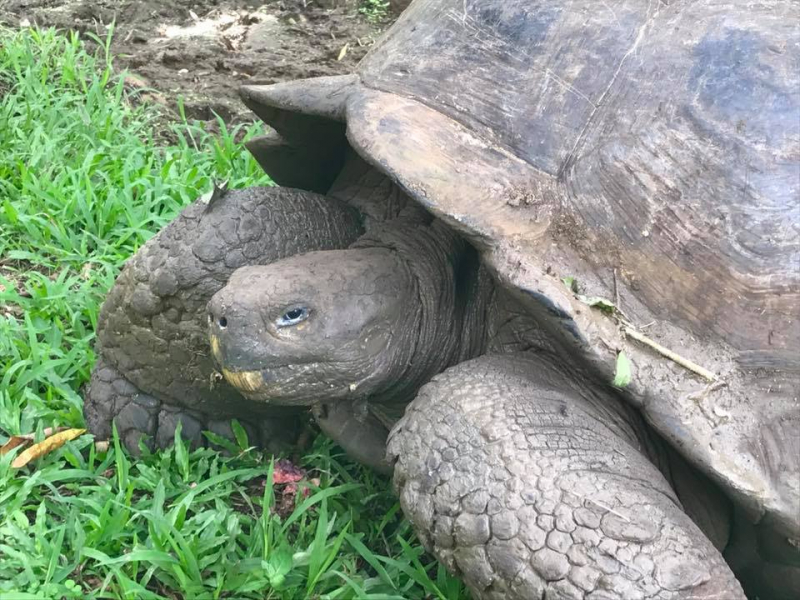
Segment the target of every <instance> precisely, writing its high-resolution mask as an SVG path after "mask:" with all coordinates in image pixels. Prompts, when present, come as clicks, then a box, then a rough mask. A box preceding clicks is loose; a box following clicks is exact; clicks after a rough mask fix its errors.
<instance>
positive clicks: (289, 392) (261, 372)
mask: <svg viewBox="0 0 800 600" xmlns="http://www.w3.org/2000/svg"><path fill="white" fill-rule="evenodd" d="M476 256H477V255H476V253H475V252H474V250H472V249H471V248H469V246H468V245H466V244H464V242H463V241H461V240H460V238H459V237H458V236H456V235H455V234H453V232H452V231H451V230H449V229H447V228H446V227H444V226H442V225H441V224H440V223H438V222H433V223H431V224H419V223H413V224H409V223H407V222H405V221H403V220H402V219H401V220H398V221H396V222H393V223H390V224H388V225H385V226H383V227H380V228H376V229H373V230H372V231H370V232H369V233H368V234H367V235H366V236H365V237H364V238H362V239H361V240H360V241H359V242H357V243H356V244H354V245H353V246H352V247H351V248H350V249H348V250H341V251H323V252H313V253H309V254H306V255H303V256H297V257H292V258H288V259H285V260H281V261H277V262H275V263H273V264H271V265H268V266H264V267H246V268H243V269H240V270H238V271H237V272H236V273H234V275H233V276H232V277H231V279H230V281H229V282H228V284H227V285H226V286H225V287H224V288H223V289H222V290H220V291H219V292H218V293H217V294H215V295H214V297H213V298H212V300H211V302H210V303H209V312H210V321H211V333H210V335H211V340H212V341H211V345H212V349H213V352H214V357H215V359H216V360H217V361H218V363H219V365H220V368H221V369H222V371H223V373H225V376H226V378H228V380H229V381H230V382H231V383H233V384H234V385H237V386H238V387H239V389H240V391H241V392H242V394H243V395H244V396H246V397H247V398H249V399H252V400H253V401H257V402H263V403H267V404H278V405H293V406H297V405H301V404H302V405H305V406H310V407H312V409H313V413H314V415H315V417H316V419H317V421H318V422H319V424H320V426H321V427H322V429H323V430H324V431H326V433H328V434H329V435H331V436H332V437H334V438H335V439H336V440H337V441H338V442H339V443H340V444H341V445H342V446H343V447H344V448H345V449H346V450H348V451H349V452H350V453H351V454H352V455H353V456H355V457H356V458H358V459H359V460H361V461H363V462H365V463H367V464H371V465H373V466H375V467H377V468H379V469H383V470H391V468H392V466H393V467H394V478H395V485H396V488H397V490H398V492H399V495H400V499H401V503H402V506H403V509H404V511H405V513H406V515H407V516H408V517H409V519H410V520H411V521H412V523H413V524H414V525H415V528H416V529H417V531H419V532H420V534H421V536H422V539H423V541H424V542H425V543H426V545H427V546H428V547H429V548H430V549H431V550H432V551H433V552H434V553H435V554H436V556H437V557H439V558H440V559H441V560H443V561H444V562H445V564H446V565H447V566H448V568H450V569H451V570H452V571H454V572H456V573H459V574H461V575H462V576H463V577H464V579H465V581H466V582H467V583H468V584H469V586H470V587H471V589H472V590H473V592H474V593H475V594H476V595H477V597H480V598H539V597H541V596H542V594H544V593H545V592H547V593H549V594H559V593H560V594H562V597H568V598H583V597H589V596H588V595H589V594H590V593H595V596H594V597H603V596H602V594H604V593H605V594H606V596H605V597H624V598H646V597H649V598H689V597H691V598H720V599H722V598H726V599H727V598H737V597H738V598H741V597H743V594H742V591H741V588H740V587H739V584H738V583H737V581H736V579H735V578H734V576H733V574H732V573H731V571H730V569H729V568H728V566H727V565H726V563H725V561H724V559H723V558H722V555H721V554H720V552H719V550H718V549H716V548H715V547H714V544H713V543H712V542H711V541H710V539H709V537H708V536H712V537H713V538H715V541H716V542H717V544H718V545H719V548H720V549H721V548H724V547H725V546H726V545H727V543H728V537H729V535H728V534H729V526H730V518H731V514H730V507H729V505H727V503H726V502H725V501H724V500H723V499H722V497H721V495H720V494H719V491H718V490H717V489H716V488H715V487H714V486H713V485H711V484H710V483H709V482H707V481H705V480H703V479H702V477H699V476H698V475H697V474H696V473H694V472H693V471H691V469H689V468H688V467H687V465H686V464H685V463H683V462H682V461H681V460H680V459H679V458H678V457H676V456H675V455H673V454H672V453H670V452H669V451H668V450H667V447H666V446H665V445H664V444H663V442H662V441H661V440H660V439H659V438H658V437H657V436H656V435H655V434H654V433H653V432H652V431H651V430H650V429H649V428H648V427H647V426H646V425H645V424H644V422H643V421H642V419H641V417H640V416H639V415H638V414H637V413H636V412H635V411H634V410H633V409H632V408H630V407H628V406H627V405H625V404H624V403H623V402H622V401H621V400H620V398H619V397H618V396H617V395H616V394H615V393H614V392H613V391H612V390H611V389H609V387H608V386H606V385H603V384H599V385H598V382H594V381H592V380H591V378H590V377H586V374H585V373H580V372H578V371H576V369H575V367H574V366H573V365H570V363H569V360H568V358H567V357H563V356H559V355H558V353H557V351H556V350H555V349H554V348H553V347H552V346H551V345H549V344H548V342H547V340H546V339H543V338H542V332H541V330H540V329H539V328H538V327H537V326H536V323H535V321H534V320H532V319H531V318H529V317H527V316H526V315H525V313H524V310H522V309H521V307H520V306H519V304H518V303H516V302H515V301H514V300H513V298H510V297H509V296H508V295H507V294H506V293H505V292H503V291H502V290H500V289H498V288H497V287H496V286H495V285H494V283H493V282H492V280H491V278H490V277H489V276H488V275H487V274H486V272H485V271H484V270H483V269H482V268H481V266H480V263H479V261H478V260H476ZM501 352H502V353H503V354H500V353H501ZM482 355H484V356H482ZM473 357H480V358H473ZM471 358H472V359H473V360H468V359H471ZM452 365H457V366H455V367H452V368H450V369H448V367H451V366H452ZM439 373H442V374H441V375H437V374H439ZM432 378H433V379H432ZM431 379H432V381H431ZM428 381H430V383H427V385H424V386H423V384H425V383H426V382H428ZM420 387H421V390H420ZM415 396H416V399H415V400H414V401H413V402H412V403H411V405H410V407H409V408H407V409H406V411H405V416H404V417H402V419H400V421H399V422H397V423H396V424H395V422H396V421H397V417H398V416H399V415H400V414H402V411H403V409H404V407H405V405H406V404H407V403H408V402H409V401H410V400H411V399H412V398H414V397H415ZM393 424H394V428H393V429H392V433H391V435H390V438H389V446H388V459H386V460H384V459H383V458H382V457H383V456H384V447H385V444H386V435H387V433H388V430H389V428H390V427H391V426H392V425H393ZM687 469H689V471H690V472H689V473H686V474H684V471H686V470H687ZM689 479H692V481H691V483H690V485H688V486H683V489H681V487H680V485H679V484H680V483H681V482H686V481H687V480H689ZM680 492H683V496H681V497H679V493H680ZM683 499H685V500H688V502H687V504H686V508H693V507H694V508H697V507H700V506H702V505H704V504H705V505H708V504H709V503H713V504H714V505H715V506H716V507H718V510H717V511H716V512H715V513H714V514H702V513H700V512H699V511H698V513H697V514H695V515H694V516H695V517H696V519H697V521H698V523H699V524H700V525H702V526H704V527H705V529H706V531H707V532H708V535H704V533H703V532H702V531H701V529H700V528H699V527H698V525H697V524H695V523H694V522H693V521H692V519H690V517H689V516H688V515H687V514H686V512H685V507H684V505H682V504H681V502H682V500H683ZM556 597H558V596H556Z"/></svg>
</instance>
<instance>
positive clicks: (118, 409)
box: [84, 358, 300, 454]
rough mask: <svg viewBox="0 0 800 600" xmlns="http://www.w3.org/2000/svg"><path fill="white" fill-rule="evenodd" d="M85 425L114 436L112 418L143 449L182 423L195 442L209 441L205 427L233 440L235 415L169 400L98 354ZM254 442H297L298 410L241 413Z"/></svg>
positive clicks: (130, 443)
mask: <svg viewBox="0 0 800 600" xmlns="http://www.w3.org/2000/svg"><path fill="white" fill-rule="evenodd" d="M84 415H85V417H86V425H87V427H88V428H89V430H90V431H91V432H92V433H93V434H94V435H95V437H96V438H98V439H109V438H110V437H111V429H112V422H113V423H115V424H116V426H117V433H118V434H119V437H120V441H121V442H122V443H123V445H124V446H125V447H126V448H127V449H128V451H129V452H131V453H133V454H138V452H139V441H140V440H142V441H144V442H145V444H146V445H148V446H149V447H150V448H151V449H154V448H166V447H168V446H169V445H171V444H172V442H173V440H174V439H175V430H176V429H177V427H178V423H180V424H181V437H182V438H183V439H184V440H186V441H187V442H188V443H189V444H190V445H192V446H193V447H197V446H203V445H205V443H206V440H205V438H204V437H203V435H202V432H203V431H210V432H211V433H215V434H216V435H218V436H220V437H222V438H225V439H227V440H229V441H231V442H235V441H236V440H235V435H234V433H233V428H232V420H233V418H234V417H233V416H232V415H229V416H226V415H225V414H224V413H220V414H219V415H214V416H213V417H212V416H210V415H206V414H203V413H201V412H199V411H196V410H192V409H189V408H186V407H185V406H179V405H177V404H170V403H168V402H164V401H162V400H159V399H158V398H156V397H155V396H153V395H151V394H147V393H145V392H143V391H141V390H140V389H138V388H137V387H136V386H135V385H134V384H133V383H131V382H130V381H128V380H127V379H126V378H125V377H124V376H123V375H122V374H121V373H120V372H119V371H118V370H117V369H116V368H114V367H113V366H112V365H111V364H109V363H107V362H106V361H104V360H103V359H102V358H99V359H98V361H97V364H96V365H95V369H94V371H93V372H92V379H91V381H90V382H89V386H88V388H87V390H86V395H85V398H84ZM237 420H238V421H239V423H240V424H241V425H242V427H243V428H244V430H245V431H246V432H247V435H248V439H249V441H250V442H251V443H252V444H253V445H257V446H259V447H262V448H264V449H266V450H268V451H272V452H277V451H278V450H280V449H282V448H285V447H288V446H289V445H290V444H292V443H294V442H295V440H296V438H297V435H298V433H299V428H300V422H299V420H298V419H297V415H296V413H287V414H286V415H268V416H267V415H261V416H259V415H257V414H253V415H252V417H251V418H250V419H241V418H239V419H237Z"/></svg>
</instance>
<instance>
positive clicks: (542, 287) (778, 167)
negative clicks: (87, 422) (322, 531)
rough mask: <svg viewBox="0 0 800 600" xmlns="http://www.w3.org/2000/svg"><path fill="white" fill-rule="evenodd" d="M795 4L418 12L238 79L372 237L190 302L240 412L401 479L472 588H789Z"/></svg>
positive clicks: (525, 593) (798, 152) (626, 593)
mask: <svg viewBox="0 0 800 600" xmlns="http://www.w3.org/2000/svg"><path fill="white" fill-rule="evenodd" d="M796 17H797V9H796V5H795V4H794V3H793V2H791V1H790V0H764V1H762V2H758V3H753V2H744V1H737V0H735V1H733V2H731V1H727V2H719V3H718V2H713V1H711V2H709V1H700V0H696V1H690V0H686V1H682V2H658V1H656V2H652V1H649V0H648V1H644V0H618V1H617V2H614V3H611V2H600V3H597V2H588V1H586V0H561V1H556V0H527V1H523V0H416V1H415V2H413V3H412V4H411V6H410V7H409V8H408V9H407V10H406V11H405V12H404V13H403V15H402V17H401V18H400V19H399V21H398V22H397V23H396V24H395V25H394V26H393V28H392V29H391V30H390V31H389V32H388V33H387V34H386V35H385V37H384V38H383V39H382V40H381V41H380V42H379V43H378V44H377V45H376V46H375V47H374V48H373V49H372V50H371V51H370V53H369V54H368V55H367V57H366V58H365V59H364V60H363V62H362V63H361V64H360V65H359V68H358V72H357V73H356V74H354V75H351V76H344V77H334V78H321V79H316V80H306V81H298V82H291V83H284V84H277V85H271V86H248V87H245V88H243V90H242V97H243V99H244V101H245V102H246V103H247V105H248V106H250V107H251V108H252V109H253V111H254V112H255V113H256V114H257V115H258V116H259V117H260V118H261V119H262V120H264V121H265V122H266V123H267V124H268V125H270V127H271V128H272V130H273V131H272V133H271V134H269V135H267V136H265V137H263V138H259V139H256V140H254V141H252V142H251V143H250V144H249V148H250V150H251V152H252V153H253V154H254V155H255V157H256V158H257V160H258V161H259V162H260V164H261V165H262V166H263V167H264V169H265V170H266V171H267V172H268V173H270V174H271V175H272V177H273V178H274V179H275V181H276V182H277V183H279V184H280V185H283V186H288V187H292V188H300V189H303V190H307V191H308V192H309V193H311V192H316V193H319V194H325V195H327V196H328V197H329V198H330V199H331V202H335V203H342V202H344V203H347V204H349V205H351V206H353V207H355V208H357V209H358V210H359V211H360V213H361V216H362V219H363V224H364V227H365V230H366V232H365V234H364V235H363V236H362V237H361V238H359V239H358V241H356V242H355V243H353V244H350V245H349V246H348V247H347V248H344V246H345V245H346V244H345V243H344V242H345V240H339V241H340V242H341V243H340V244H339V245H340V246H341V247H340V248H339V249H319V250H314V251H310V252H306V253H304V254H298V255H295V256H287V257H285V258H281V257H276V258H278V260H275V261H274V262H273V261H272V260H270V261H262V262H269V263H270V264H265V265H260V266H258V265H251V266H243V267H242V268H240V269H238V270H236V271H234V272H233V275H232V276H231V277H230V279H229V280H228V283H227V285H225V287H223V288H222V289H221V290H219V291H218V292H216V293H215V294H214V296H213V298H212V300H211V302H210V303H209V305H208V309H209V311H208V319H209V331H210V334H209V335H210V337H209V339H210V347H211V353H212V355H213V358H214V361H215V362H216V365H217V367H218V369H219V371H220V373H222V375H223V376H224V378H225V380H226V381H227V382H228V383H230V384H231V385H232V386H233V387H235V388H237V389H238V390H239V392H240V393H241V395H242V396H243V399H242V400H241V401H240V404H239V405H240V406H244V407H246V406H248V405H247V404H242V403H243V402H247V401H249V402H250V403H251V404H250V405H251V406H252V407H254V408H253V410H254V411H255V410H256V408H255V407H263V406H269V407H292V408H295V409H296V408H298V407H301V408H302V407H305V408H310V409H311V411H312V413H313V415H314V416H315V418H316V419H317V421H318V423H319V424H320V427H321V428H322V429H323V431H325V432H326V433H328V434H329V435H331V436H332V437H334V438H335V439H336V440H337V441H338V442H339V443H340V444H341V445H342V446H343V447H344V448H345V449H346V450H347V451H348V452H350V453H351V454H352V455H353V456H355V457H356V458H358V459H359V460H362V461H363V462H365V463H367V464H371V465H373V466H375V467H376V468H378V469H383V470H386V471H393V477H394V484H395V488H396V489H397V492H398V494H399V496H400V500H401V504H402V507H403V510H404V511H405V514H406V515H407V516H408V518H409V519H410V520H411V522H412V523H413V525H414V526H415V528H416V530H417V531H418V533H419V535H420V537H421V538H422V540H423V541H424V543H425V544H426V546H427V547H428V548H429V549H430V550H431V551H432V552H433V553H434V554H435V555H436V556H437V557H438V558H439V559H440V560H442V561H443V562H444V563H445V564H446V565H447V567H448V568H449V569H450V570H452V571H453V572H455V573H458V574H460V575H461V576H462V577H463V578H464V580H465V581H466V582H467V583H468V585H469V586H470V589H471V590H472V592H473V594H474V596H475V597H476V598H586V599H601V598H624V599H635V598H719V599H723V598H724V599H727V598H741V597H743V592H742V589H741V588H740V585H739V582H741V584H742V585H743V586H744V588H745V590H746V591H747V593H748V595H750V596H751V597H761V598H790V597H796V595H797V594H798V593H800V551H799V550H798V547H799V546H800V465H799V462H800V432H798V427H800V405H799V404H798V397H797V396H798V386H799V384H800V361H798V350H800V325H798V312H800V302H799V300H800V270H799V267H800V76H799V75H798V74H799V73H800V35H799V34H798V29H797V27H796ZM225 201H226V200H225V198H224V197H223V198H222V199H221V200H219V202H225ZM312 250H313V249H312ZM123 372H124V369H123ZM184 404H189V405H190V404H191V400H190V399H189V400H186V402H185V403H184ZM214 410H216V409H214ZM113 416H114V409H109V410H108V416H107V418H111V417H113ZM387 436H388V451H387V452H386V453H385V454H384V447H385V446H386V444H387ZM734 573H735V576H734ZM737 578H738V582H737Z"/></svg>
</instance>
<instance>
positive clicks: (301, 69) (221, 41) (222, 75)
mask: <svg viewBox="0 0 800 600" xmlns="http://www.w3.org/2000/svg"><path fill="white" fill-rule="evenodd" d="M358 7H359V1H358V0H272V1H267V2H264V1H258V0H167V1H166V2H165V1H164V0H7V1H6V2H0V23H4V24H6V25H8V26H11V27H25V26H28V25H34V24H36V25H39V26H43V27H49V26H53V27H56V28H59V29H66V30H75V31H78V32H79V33H81V35H83V36H84V37H85V38H86V39H91V35H90V34H95V35H98V36H100V37H101V38H104V37H105V36H106V35H107V34H108V32H109V30H110V27H111V24H112V23H113V24H114V28H113V30H114V33H113V37H112V45H111V49H112V53H113V54H114V55H115V56H116V60H115V65H116V66H117V67H118V68H125V69H128V70H129V71H130V72H131V73H132V76H131V77H130V82H131V84H132V86H133V87H139V88H141V87H147V88H153V89H155V90H157V91H158V93H153V94H148V95H147V96H146V97H147V98H149V99H150V100H154V101H157V102H159V103H162V104H165V105H167V106H170V107H173V108H174V107H175V106H176V105H177V101H178V98H179V97H182V98H183V101H184V106H185V110H186V115H187V117H189V118H190V119H192V118H194V119H199V120H209V119H212V118H213V114H212V111H213V112H215V113H217V114H219V115H220V116H222V117H223V118H224V119H225V120H228V121H230V120H239V119H241V118H247V117H245V115H247V114H248V113H247V111H246V109H245V108H244V107H243V106H242V105H241V103H240V102H239V101H238V98H237V96H236V89H237V88H238V87H239V86H240V85H242V84H244V83H275V82H279V81H286V80H292V79H299V78H303V77H318V76H322V75H340V74H344V73H349V72H351V71H352V70H353V69H354V67H355V65H356V64H357V63H358V61H359V60H360V59H361V58H362V57H363V56H364V54H366V52H367V50H368V49H369V47H370V46H371V45H372V44H373V43H374V42H375V40H376V39H377V38H378V37H379V36H380V35H381V33H382V32H383V31H384V30H385V29H386V28H387V27H388V25H389V24H390V20H391V18H389V19H387V20H385V21H383V22H380V23H372V22H370V21H368V20H367V18H366V17H365V16H364V15H362V14H360V13H359V11H358Z"/></svg>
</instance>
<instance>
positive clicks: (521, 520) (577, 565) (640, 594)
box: [389, 355, 744, 600]
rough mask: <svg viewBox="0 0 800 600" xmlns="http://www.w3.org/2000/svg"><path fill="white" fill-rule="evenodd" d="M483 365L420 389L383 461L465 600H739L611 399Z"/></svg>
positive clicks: (508, 358)
mask: <svg viewBox="0 0 800 600" xmlns="http://www.w3.org/2000/svg"><path fill="white" fill-rule="evenodd" d="M559 377H560V375H559V374H558V373H557V372H555V373H554V372H553V371H550V372H548V368H547V365H543V364H541V363H539V362H537V361H533V360H529V359H523V358H515V357H514V356H513V355H503V356H499V355H495V356H492V355H487V356H484V357H482V358H479V359H475V360H472V361H468V362H465V363H462V364H460V365H458V366H456V367H453V368H451V369H449V370H448V371H445V372H444V373H443V374H441V375H439V376H437V377H435V378H434V379H433V381H432V382H431V383H429V384H427V385H426V386H424V387H423V388H422V389H421V391H420V393H419V395H418V396H417V399H416V400H415V401H414V402H413V403H412V404H411V405H410V406H409V408H408V409H407V411H406V415H405V417H404V418H403V419H402V420H401V421H400V422H399V423H398V424H397V426H395V428H394V429H393V431H392V433H391V435H390V439H389V456H390V458H393V459H394V460H395V472H394V481H395V487H396V488H397V490H398V492H399V495H400V502H401V505H402V507H403V511H404V512H405V514H406V515H407V516H408V517H409V519H410V520H411V522H412V524H413V525H414V526H415V528H416V529H417V531H418V532H419V534H420V536H421V538H422V540H423V541H424V542H425V544H426V545H427V547H428V548H429V549H431V550H432V551H433V553H434V554H435V555H436V556H437V557H438V558H439V559H440V560H441V561H442V562H443V563H444V564H445V565H446V566H447V567H448V568H449V569H450V570H451V571H452V572H454V573H456V574H458V575H460V576H462V577H463V578H464V580H465V582H466V583H467V584H468V585H469V586H470V588H471V589H472V591H473V596H474V597H475V598H476V599H481V600H488V599H493V600H494V599H498V600H499V599H501V598H502V599H508V600H522V599H527V598H550V597H553V598H570V599H577V600H589V599H591V600H600V599H602V600H610V599H624V600H635V599H637V598H638V599H640V600H644V599H645V598H658V599H661V600H665V599H675V600H677V599H689V598H692V599H695V600H701V599H702V600H711V599H716V600H722V599H725V600H734V599H742V600H743V599H744V594H743V593H742V590H741V587H740V586H739V584H738V582H737V581H736V579H735V578H734V576H733V574H732V573H731V571H730V569H729V568H728V566H727V565H726V564H725V562H724V560H723V558H722V556H721V555H720V553H719V552H718V551H717V550H716V548H714V546H713V544H712V543H711V542H710V541H709V540H708V538H706V537H705V536H704V535H703V533H702V532H701V531H700V529H699V528H698V527H697V526H696V525H695V524H694V523H693V522H692V521H691V519H690V518H689V517H688V516H687V514H686V513H685V512H684V511H683V510H682V508H681V505H680V502H679V501H678V499H677V497H676V495H675V493H674V491H673V490H672V489H671V488H670V486H669V484H668V483H667V480H666V479H665V478H664V476H663V475H662V474H661V472H660V471H659V470H658V469H657V468H656V467H655V465H654V464H653V463H651V462H650V461H649V460H648V459H647V457H646V456H645V455H644V454H643V452H642V450H641V447H640V446H639V444H638V443H637V436H636V435H635V423H634V422H632V421H631V422H626V418H625V412H624V411H623V410H615V408H614V406H613V404H614V400H615V399H614V397H613V396H612V395H610V394H609V395H606V396H605V397H602V396H599V395H594V396H593V395H592V394H591V392H590V391H587V390H578V389H576V387H575V386H573V385H570V382H568V381H566V380H565V379H561V380H559Z"/></svg>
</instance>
